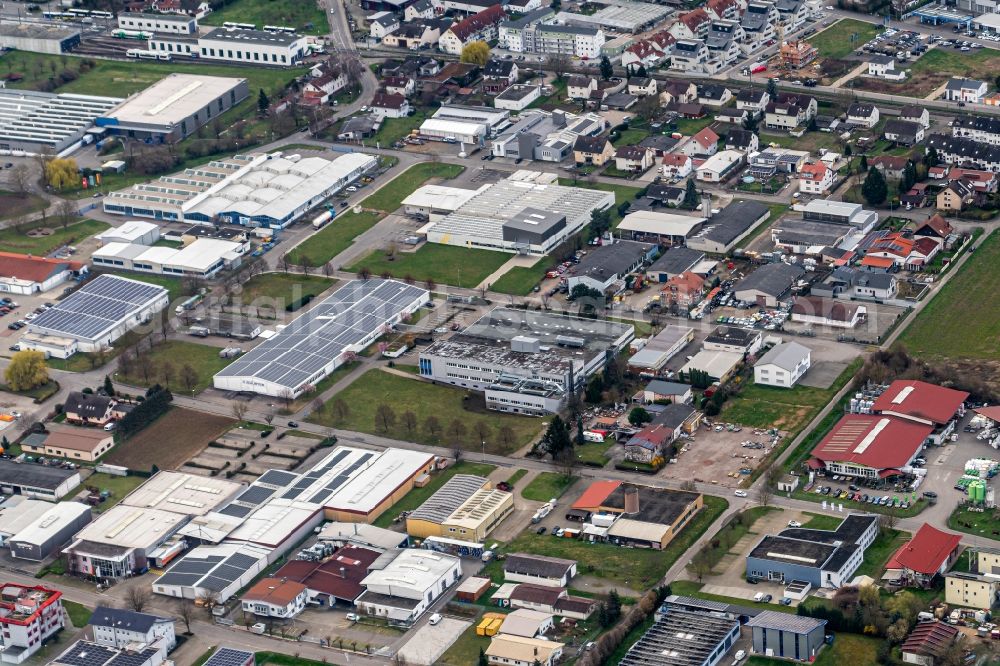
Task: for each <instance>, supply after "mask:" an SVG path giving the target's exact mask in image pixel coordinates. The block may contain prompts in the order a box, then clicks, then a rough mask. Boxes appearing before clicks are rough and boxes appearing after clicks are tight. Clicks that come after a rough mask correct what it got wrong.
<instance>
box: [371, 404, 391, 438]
mask: <svg viewBox="0 0 1000 666" xmlns="http://www.w3.org/2000/svg"><path fill="white" fill-rule="evenodd" d="M394 425H396V412H394V411H393V410H392V407H390V406H389V405H387V404H385V403H384V402H383V403H381V404H380V405H379V406H378V407H376V408H375V428H376V429H377V430H379V431H380V432H389V430H390V429H392V427H393V426H394Z"/></svg>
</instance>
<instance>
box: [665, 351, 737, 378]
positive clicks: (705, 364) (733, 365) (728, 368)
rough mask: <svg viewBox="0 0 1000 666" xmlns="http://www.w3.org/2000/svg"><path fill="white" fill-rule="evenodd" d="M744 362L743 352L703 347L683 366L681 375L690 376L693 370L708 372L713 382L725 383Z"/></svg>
mask: <svg viewBox="0 0 1000 666" xmlns="http://www.w3.org/2000/svg"><path fill="white" fill-rule="evenodd" d="M741 363H743V354H741V353H738V352H731V351H718V350H713V349H702V350H701V351H699V352H698V353H697V354H695V355H694V356H692V357H691V358H689V359H688V361H687V363H685V364H684V365H683V366H681V369H680V375H681V376H682V377H685V376H688V377H690V375H691V371H692V370H699V371H701V372H704V373H706V374H708V377H709V379H711V380H712V381H713V382H719V383H725V382H726V380H728V379H729V378H730V377H732V376H733V373H735V372H736V371H737V370H738V369H739V367H740V364H741Z"/></svg>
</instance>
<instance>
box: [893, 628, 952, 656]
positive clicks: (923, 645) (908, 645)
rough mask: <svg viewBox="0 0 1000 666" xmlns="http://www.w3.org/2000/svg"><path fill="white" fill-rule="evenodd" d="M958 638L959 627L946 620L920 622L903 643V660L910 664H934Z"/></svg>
mask: <svg viewBox="0 0 1000 666" xmlns="http://www.w3.org/2000/svg"><path fill="white" fill-rule="evenodd" d="M956 638H958V627H953V626H951V625H950V624H945V623H944V622H937V621H931V622H920V623H918V624H917V626H915V627H914V628H913V631H911V632H910V635H909V636H907V637H906V640H905V641H904V642H903V645H902V648H901V649H902V652H903V661H904V662H906V663H908V664H922V665H923V666H934V664H935V663H936V662H935V660H936V659H938V658H939V657H941V656H943V655H944V654H945V653H946V652H947V651H948V649H949V648H950V647H951V645H952V643H954V642H955V639H956Z"/></svg>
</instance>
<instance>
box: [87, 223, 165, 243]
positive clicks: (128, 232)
mask: <svg viewBox="0 0 1000 666" xmlns="http://www.w3.org/2000/svg"><path fill="white" fill-rule="evenodd" d="M158 229H159V226H158V225H155V224H153V223H152V222H141V221H139V220H130V221H128V222H126V223H125V224H122V225H121V226H118V227H112V228H111V229H108V230H107V231H105V232H103V233H100V234H98V235H97V240H99V241H101V243H134V242H136V241H137V240H140V239H141V238H142V237H143V236H145V235H146V234H148V233H150V232H151V231H157V230H158ZM156 235H159V233H157V234H156Z"/></svg>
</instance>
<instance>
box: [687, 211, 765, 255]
mask: <svg viewBox="0 0 1000 666" xmlns="http://www.w3.org/2000/svg"><path fill="white" fill-rule="evenodd" d="M770 214H771V211H770V209H769V208H768V207H767V206H765V205H764V204H762V203H760V202H759V201H734V202H733V203H731V204H729V205H728V206H726V207H725V208H723V209H722V210H721V211H720V212H719V213H716V214H714V215H712V216H711V217H709V218H708V219H707V220H706V221H705V225H704V227H703V228H702V229H701V230H700V231H698V232H697V233H696V234H695V235H694V236H692V237H691V238H688V239H687V246H688V247H689V248H692V249H694V250H701V251H702V252H711V253H714V254H727V253H728V252H730V251H732V250H733V249H734V248H735V247H736V245H737V244H738V243H739V242H740V241H741V240H743V239H744V238H746V237H747V236H748V235H749V234H750V232H751V231H752V230H753V229H754V227H756V226H757V225H758V224H760V223H761V222H763V221H764V220H766V219H767V218H768V216H769V215H770Z"/></svg>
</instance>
